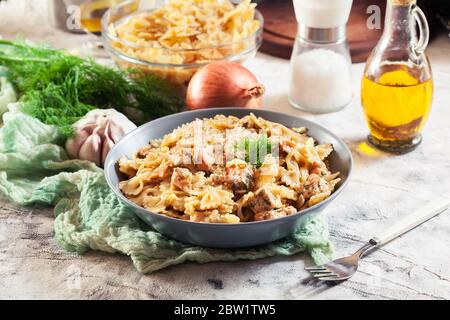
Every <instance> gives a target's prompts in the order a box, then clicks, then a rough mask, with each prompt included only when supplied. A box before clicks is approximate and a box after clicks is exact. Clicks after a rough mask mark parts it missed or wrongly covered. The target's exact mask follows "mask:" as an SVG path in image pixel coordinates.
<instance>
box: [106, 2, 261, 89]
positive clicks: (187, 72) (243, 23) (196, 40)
mask: <svg viewBox="0 0 450 320" xmlns="http://www.w3.org/2000/svg"><path fill="white" fill-rule="evenodd" d="M255 6H256V4H252V3H250V0H244V1H242V2H241V3H239V4H238V5H234V4H233V3H231V2H230V1H229V0H170V1H168V2H167V3H166V4H165V5H163V6H161V7H159V8H157V9H155V10H153V11H148V12H144V13H140V14H136V15H132V16H131V17H129V18H128V19H124V21H123V22H122V23H115V24H111V25H110V26H109V32H110V33H111V34H112V35H114V36H115V37H116V38H117V39H119V41H113V42H112V46H113V47H114V48H115V49H116V50H118V51H120V52H122V53H124V54H126V55H128V56H131V57H133V58H138V59H139V60H142V61H148V62H151V63H156V64H170V65H181V66H182V65H187V64H201V63H205V62H210V61H213V60H219V59H223V58H225V57H227V56H230V55H232V54H237V53H240V52H243V51H245V50H246V49H248V48H249V47H251V46H254V45H255V43H254V42H255V40H254V39H252V37H251V35H253V34H255V32H256V31H257V30H258V29H259V28H260V22H259V20H257V19H255V18H254V15H255ZM118 63H121V64H124V63H125V61H123V60H121V61H118ZM130 66H131V65H130ZM149 68H150V67H149ZM196 70H197V69H196V68H188V69H183V68H175V69H167V68H158V67H156V66H154V67H152V68H151V70H150V69H149V71H153V72H156V73H158V74H159V75H160V76H162V77H163V78H166V79H167V78H168V80H171V81H172V82H174V83H179V84H182V83H183V82H186V81H188V80H189V79H190V77H192V75H193V73H194V72H195V71H196Z"/></svg>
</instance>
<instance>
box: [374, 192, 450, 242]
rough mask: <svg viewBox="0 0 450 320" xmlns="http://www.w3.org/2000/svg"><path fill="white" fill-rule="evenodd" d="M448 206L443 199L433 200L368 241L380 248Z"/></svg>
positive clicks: (448, 202) (449, 204)
mask: <svg viewBox="0 0 450 320" xmlns="http://www.w3.org/2000/svg"><path fill="white" fill-rule="evenodd" d="M449 206H450V201H449V200H447V199H445V200H443V199H441V200H435V201H431V202H429V203H427V204H426V205H425V206H423V207H421V208H419V209H417V210H416V211H414V212H413V213H412V214H410V215H407V216H406V217H404V218H403V219H401V220H400V221H399V222H397V223H395V224H394V225H393V226H391V227H389V228H388V229H386V230H385V231H383V232H382V233H380V234H379V235H378V236H376V237H373V238H372V239H370V243H371V244H372V245H376V246H381V245H384V244H386V243H388V242H389V241H391V240H393V239H395V238H397V237H399V236H401V235H402V234H404V233H406V232H408V231H410V230H411V229H414V228H415V227H417V226H418V225H420V224H422V223H424V222H425V221H427V220H429V219H431V218H433V217H434V216H436V215H438V214H439V213H441V212H443V211H445V210H446V209H447V208H448V207H449Z"/></svg>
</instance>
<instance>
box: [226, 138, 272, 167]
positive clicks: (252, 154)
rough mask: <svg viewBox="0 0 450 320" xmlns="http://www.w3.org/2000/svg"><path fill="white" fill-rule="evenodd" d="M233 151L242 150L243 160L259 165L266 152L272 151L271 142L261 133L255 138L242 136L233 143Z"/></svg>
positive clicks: (238, 151)
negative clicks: (242, 137)
mask: <svg viewBox="0 0 450 320" xmlns="http://www.w3.org/2000/svg"><path fill="white" fill-rule="evenodd" d="M234 151H235V153H238V154H239V153H240V152H244V159H243V160H245V162H248V163H250V164H251V165H254V166H256V167H260V166H261V164H262V163H263V161H264V158H265V156H266V155H267V154H270V153H272V143H271V142H270V141H269V139H268V138H267V135H265V134H261V135H259V136H258V138H256V139H250V138H248V137H247V138H244V139H242V140H240V141H237V142H236V143H235V144H234Z"/></svg>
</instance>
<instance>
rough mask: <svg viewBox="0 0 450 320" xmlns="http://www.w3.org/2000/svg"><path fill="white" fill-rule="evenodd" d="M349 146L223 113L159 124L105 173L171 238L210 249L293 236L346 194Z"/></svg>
mask: <svg viewBox="0 0 450 320" xmlns="http://www.w3.org/2000/svg"><path fill="white" fill-rule="evenodd" d="M351 168H352V157H351V152H350V151H349V149H348V148H347V146H346V145H345V143H344V142H343V141H342V140H341V139H339V138H338V137H337V136H335V135H334V134H333V133H331V132H330V131H328V130H327V129H325V128H323V127H322V126H320V125H318V124H315V123H313V122H310V121H307V120H305V119H302V118H296V117H293V116H290V115H287V114H282V113H276V112H271V111H264V110H256V109H254V110H251V109H237V108H222V109H203V110H196V111H189V112H182V113H178V114H174V115H171V116H167V117H164V118H160V119H157V120H154V121H151V122H149V123H147V124H145V125H143V126H141V127H139V128H138V129H136V130H134V131H133V132H131V133H130V134H128V135H127V136H125V137H124V138H123V139H122V140H121V141H119V142H118V143H117V144H116V145H115V146H114V148H113V149H112V150H111V152H110V153H109V155H108V158H107V159H106V163H105V175H106V178H107V181H108V183H109V185H110V187H111V188H112V189H113V190H114V192H115V193H116V194H117V196H118V197H119V198H120V199H121V200H122V202H123V203H124V204H125V205H126V207H127V208H128V209H130V211H132V212H134V213H135V214H137V215H138V216H139V217H140V218H141V219H142V220H144V221H145V222H147V223H148V224H149V225H151V226H152V227H154V228H155V229H156V230H158V231H160V232H161V233H163V234H165V235H167V236H169V237H172V238H175V239H177V240H181V241H183V242H188V243H193V244H197V245H202V246H208V247H227V248H232V247H248V246H254V245H259V244H263V243H268V242H271V241H275V240H278V239H280V238H283V237H285V236H288V235H289V234H291V233H292V232H294V231H295V229H296V228H298V227H299V226H301V225H302V224H303V223H305V222H306V221H308V219H310V218H312V217H314V216H315V215H317V214H318V213H320V212H321V211H322V210H323V209H324V208H325V207H326V206H327V205H328V204H330V203H331V202H332V201H334V199H335V198H336V197H337V195H338V194H339V193H340V192H341V191H342V190H343V189H344V187H345V185H346V184H347V182H348V179H349V176H350V173H351Z"/></svg>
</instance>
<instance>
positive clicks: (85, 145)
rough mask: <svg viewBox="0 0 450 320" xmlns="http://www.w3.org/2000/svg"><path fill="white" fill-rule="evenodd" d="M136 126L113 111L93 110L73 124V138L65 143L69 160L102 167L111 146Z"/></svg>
mask: <svg viewBox="0 0 450 320" xmlns="http://www.w3.org/2000/svg"><path fill="white" fill-rule="evenodd" d="M135 128H136V125H135V124H134V123H133V122H131V121H130V120H128V118H127V117H126V116H124V115H123V114H122V113H120V112H118V111H116V110H114V109H95V110H92V111H89V112H88V113H87V114H86V115H85V116H84V117H83V118H81V119H80V120H78V121H77V122H75V124H74V129H75V136H74V137H73V138H71V139H68V140H67V142H66V150H67V153H68V154H69V156H70V157H71V158H77V159H82V160H89V161H92V162H95V164H96V165H98V166H103V164H104V162H105V159H106V156H107V155H108V152H109V150H111V148H112V146H114V144H115V143H117V142H118V141H119V140H120V139H122V137H123V136H124V135H125V134H127V133H128V132H130V131H131V130H133V129H135Z"/></svg>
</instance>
